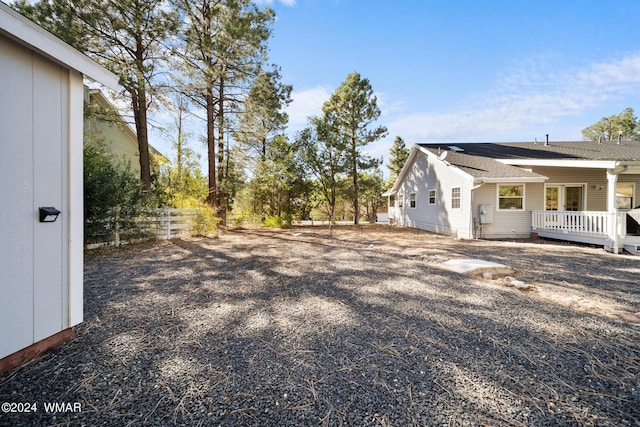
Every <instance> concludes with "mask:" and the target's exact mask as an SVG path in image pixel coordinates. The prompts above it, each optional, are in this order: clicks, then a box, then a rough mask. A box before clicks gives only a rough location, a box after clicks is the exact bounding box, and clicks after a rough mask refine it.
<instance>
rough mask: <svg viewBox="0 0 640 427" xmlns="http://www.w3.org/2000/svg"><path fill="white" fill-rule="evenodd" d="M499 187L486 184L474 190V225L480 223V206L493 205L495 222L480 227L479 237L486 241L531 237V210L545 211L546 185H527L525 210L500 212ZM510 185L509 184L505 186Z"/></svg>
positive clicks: (525, 185) (525, 187)
mask: <svg viewBox="0 0 640 427" xmlns="http://www.w3.org/2000/svg"><path fill="white" fill-rule="evenodd" d="M498 185H499V184H485V185H483V186H482V187H480V188H477V189H476V190H474V195H473V202H474V203H473V204H474V209H473V216H474V223H479V222H480V218H479V217H480V215H479V214H480V205H491V206H492V208H493V211H492V213H493V222H492V223H491V224H483V225H482V226H478V229H477V234H476V235H477V237H482V238H486V239H492V238H493V239H501V238H526V237H529V236H530V235H531V212H530V211H531V210H538V209H544V184H543V183H525V184H523V185H524V210H522V211H520V210H498ZM505 185H509V184H505Z"/></svg>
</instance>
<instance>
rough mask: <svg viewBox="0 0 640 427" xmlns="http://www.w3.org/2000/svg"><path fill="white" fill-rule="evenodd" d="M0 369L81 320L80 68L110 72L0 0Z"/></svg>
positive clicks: (109, 78) (111, 79)
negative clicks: (0, 181) (0, 184)
mask: <svg viewBox="0 0 640 427" xmlns="http://www.w3.org/2000/svg"><path fill="white" fill-rule="evenodd" d="M0 64H2V66H0V129H2V134H1V135H0V147H1V149H2V155H1V156H0V179H2V182H3V185H2V187H1V190H0V200H2V202H3V203H4V204H5V205H6V206H7V209H2V210H1V211H0V212H1V213H0V235H2V240H1V241H0V242H1V243H0V296H1V297H0V372H1V371H2V370H6V369H9V368H12V367H14V366H16V365H18V364H20V363H22V362H24V361H26V360H28V359H29V358H31V357H34V356H35V355H37V354H38V353H40V352H42V351H44V350H46V347H47V346H49V347H50V346H52V345H55V344H56V343H57V342H60V341H61V340H64V339H65V338H67V339H68V337H70V336H71V335H70V331H71V329H70V328H71V327H72V326H75V325H77V324H78V323H80V322H82V318H83V305H82V298H83V289H82V287H83V281H82V275H83V252H82V245H83V200H82V194H83V186H82V176H83V173H82V169H83V165H82V162H83V159H82V144H83V132H82V128H83V74H84V75H88V76H89V77H91V78H94V79H96V80H98V81H100V82H102V83H105V84H107V85H108V86H109V87H111V88H113V89H115V88H117V80H116V77H115V76H114V75H113V74H112V73H110V72H108V71H107V70H105V69H104V68H102V67H101V66H99V65H98V64H96V63H95V62H93V61H91V60H90V59H89V58H87V57H86V56H84V55H82V54H81V53H80V52H78V51H76V50H74V49H73V48H71V47H70V46H68V45H66V44H65V43H63V42H61V41H60V40H59V39H58V38H56V37H55V36H53V35H51V34H50V33H48V32H46V31H44V30H43V29H42V28H40V27H38V26H37V25H36V24H34V23H32V22H31V21H29V20H28V19H26V18H24V17H23V16H22V15H20V14H18V13H17V12H15V11H13V10H11V9H10V8H9V7H8V6H7V5H5V4H4V3H1V2H0Z"/></svg>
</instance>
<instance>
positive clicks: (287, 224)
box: [262, 216, 291, 228]
mask: <svg viewBox="0 0 640 427" xmlns="http://www.w3.org/2000/svg"><path fill="white" fill-rule="evenodd" d="M262 224H263V225H264V226H265V227H269V228H291V219H290V218H282V217H279V216H268V217H266V218H265V219H264V221H262Z"/></svg>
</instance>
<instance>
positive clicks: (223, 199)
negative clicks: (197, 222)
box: [218, 76, 228, 225]
mask: <svg viewBox="0 0 640 427" xmlns="http://www.w3.org/2000/svg"><path fill="white" fill-rule="evenodd" d="M224 84H225V81H224V77H223V76H221V77H220V83H219V86H218V183H220V185H221V186H222V183H223V182H224V181H225V180H226V178H227V176H226V173H225V167H224ZM222 188H223V189H222V191H219V192H218V208H219V216H220V219H221V222H220V223H221V224H222V225H225V224H226V222H227V221H226V218H227V200H228V197H227V196H228V195H227V191H228V189H227V188H226V186H223V187H222Z"/></svg>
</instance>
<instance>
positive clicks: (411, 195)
mask: <svg viewBox="0 0 640 427" xmlns="http://www.w3.org/2000/svg"><path fill="white" fill-rule="evenodd" d="M417 200H418V193H415V192H413V193H409V207H410V208H411V209H415V208H416V204H417Z"/></svg>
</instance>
